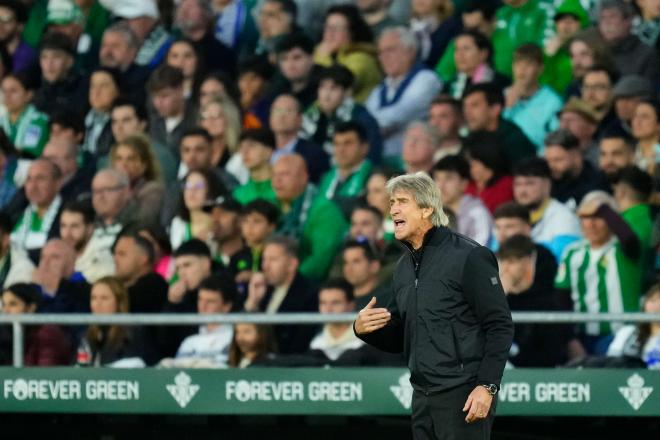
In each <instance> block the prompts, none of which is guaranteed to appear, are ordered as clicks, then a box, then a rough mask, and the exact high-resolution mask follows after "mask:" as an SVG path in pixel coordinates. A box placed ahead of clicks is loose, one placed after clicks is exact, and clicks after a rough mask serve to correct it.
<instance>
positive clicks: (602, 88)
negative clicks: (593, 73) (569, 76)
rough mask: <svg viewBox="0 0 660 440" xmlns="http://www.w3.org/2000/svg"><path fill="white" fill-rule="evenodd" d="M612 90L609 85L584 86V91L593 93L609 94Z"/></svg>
mask: <svg viewBox="0 0 660 440" xmlns="http://www.w3.org/2000/svg"><path fill="white" fill-rule="evenodd" d="M611 89H612V87H611V86H610V85H609V84H583V85H582V90H585V91H593V92H608V91H610V90H611Z"/></svg>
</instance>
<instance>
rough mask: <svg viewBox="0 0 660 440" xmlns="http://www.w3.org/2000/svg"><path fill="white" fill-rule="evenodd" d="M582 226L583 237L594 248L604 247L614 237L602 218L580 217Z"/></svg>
mask: <svg viewBox="0 0 660 440" xmlns="http://www.w3.org/2000/svg"><path fill="white" fill-rule="evenodd" d="M580 226H582V235H584V238H585V239H586V240H587V241H588V242H589V244H590V245H592V246H594V247H599V246H602V245H604V244H605V243H607V241H608V240H609V239H610V237H611V236H612V234H611V232H610V229H609V228H608V227H607V223H605V220H603V219H602V218H600V217H595V216H594V217H580Z"/></svg>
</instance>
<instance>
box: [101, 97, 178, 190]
mask: <svg viewBox="0 0 660 440" xmlns="http://www.w3.org/2000/svg"><path fill="white" fill-rule="evenodd" d="M147 119H148V116H147V110H146V109H145V108H144V105H142V104H138V103H137V102H136V101H133V100H131V99H127V98H121V97H120V98H117V99H115V101H114V102H113V103H112V109H111V110H110V122H111V127H112V135H113V137H114V139H115V141H116V142H123V141H124V140H125V139H126V138H127V137H129V136H132V135H137V134H142V135H144V134H146V128H147ZM151 145H152V147H153V152H154V154H155V156H156V158H157V159H158V162H159V164H160V169H161V172H162V176H163V179H164V180H165V182H173V181H175V180H176V172H177V168H176V167H177V164H176V159H175V158H174V155H173V154H172V152H171V151H170V150H168V149H167V147H165V146H164V145H162V144H159V143H157V142H154V141H153V139H151Z"/></svg>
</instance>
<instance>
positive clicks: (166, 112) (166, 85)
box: [147, 0, 197, 158]
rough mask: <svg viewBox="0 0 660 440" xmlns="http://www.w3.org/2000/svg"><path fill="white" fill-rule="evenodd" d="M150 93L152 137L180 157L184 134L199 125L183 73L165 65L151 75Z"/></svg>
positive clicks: (149, 82)
mask: <svg viewBox="0 0 660 440" xmlns="http://www.w3.org/2000/svg"><path fill="white" fill-rule="evenodd" d="M189 1H197V0H189ZM147 90H148V92H149V95H150V97H151V100H152V103H153V106H154V108H155V112H154V114H152V115H151V117H150V120H149V135H150V136H151V138H152V140H153V141H154V142H157V143H160V144H161V145H164V146H165V147H167V148H168V149H169V150H170V151H171V152H172V153H173V154H174V156H175V157H177V158H178V157H179V151H178V149H177V147H178V146H179V143H180V141H181V138H182V135H183V133H184V132H185V131H186V130H187V129H188V128H191V127H193V126H194V125H195V119H196V116H195V113H194V110H193V108H192V107H191V106H190V105H186V99H185V96H184V94H183V73H182V72H181V70H180V69H177V68H176V67H171V66H168V65H167V64H165V65H162V66H160V67H158V68H157V69H156V70H154V72H153V73H152V74H151V77H150V78H149V81H148V82H147Z"/></svg>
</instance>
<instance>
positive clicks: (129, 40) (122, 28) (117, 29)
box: [104, 21, 140, 49]
mask: <svg viewBox="0 0 660 440" xmlns="http://www.w3.org/2000/svg"><path fill="white" fill-rule="evenodd" d="M109 32H114V33H117V34H121V35H122V37H124V41H126V44H128V46H129V47H132V48H134V49H139V48H140V40H139V39H138V36H137V35H135V32H133V29H131V27H130V26H129V25H128V22H126V21H119V22H117V23H115V24H113V25H112V26H109V27H108V28H107V29H106V30H105V32H104V34H106V33H109Z"/></svg>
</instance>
